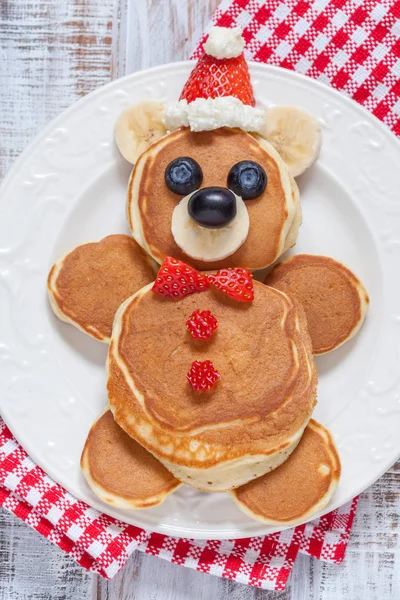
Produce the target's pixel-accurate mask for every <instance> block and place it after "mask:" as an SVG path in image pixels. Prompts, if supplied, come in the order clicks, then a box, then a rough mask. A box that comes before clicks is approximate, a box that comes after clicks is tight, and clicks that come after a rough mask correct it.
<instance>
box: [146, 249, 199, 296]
mask: <svg viewBox="0 0 400 600" xmlns="http://www.w3.org/2000/svg"><path fill="white" fill-rule="evenodd" d="M209 285H210V284H209V282H208V279H207V277H206V275H203V274H202V273H199V271H196V269H193V267H190V266H189V265H187V264H185V263H184V262H182V261H181V260H176V258H172V257H171V256H167V258H166V259H165V260H164V262H163V264H162V265H161V267H160V270H159V271H158V273H157V278H156V280H155V282H154V285H153V287H152V288H151V289H152V291H153V292H154V293H155V294H158V295H159V296H163V297H164V298H171V299H172V300H179V299H180V298H184V297H185V296H188V295H189V294H195V293H198V292H203V291H204V290H205V289H207V288H208V286H209Z"/></svg>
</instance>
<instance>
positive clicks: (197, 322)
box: [186, 310, 218, 340]
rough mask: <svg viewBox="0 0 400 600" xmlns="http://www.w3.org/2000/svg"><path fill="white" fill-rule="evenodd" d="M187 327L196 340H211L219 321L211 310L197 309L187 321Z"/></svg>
mask: <svg viewBox="0 0 400 600" xmlns="http://www.w3.org/2000/svg"><path fill="white" fill-rule="evenodd" d="M186 327H187V328H188V329H189V331H190V334H191V336H192V338H194V339H195V340H209V339H210V338H211V336H212V334H213V333H214V331H215V330H216V329H217V327H218V321H217V319H216V318H215V317H214V315H213V314H211V311H209V310H202V311H201V312H200V311H199V310H195V311H193V313H192V314H191V316H190V317H189V319H188V320H187V321H186Z"/></svg>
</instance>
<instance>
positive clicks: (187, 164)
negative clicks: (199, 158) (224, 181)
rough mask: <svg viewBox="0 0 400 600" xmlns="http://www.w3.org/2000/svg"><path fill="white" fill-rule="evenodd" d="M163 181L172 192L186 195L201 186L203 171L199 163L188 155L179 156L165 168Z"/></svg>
mask: <svg viewBox="0 0 400 600" xmlns="http://www.w3.org/2000/svg"><path fill="white" fill-rule="evenodd" d="M164 177H165V183H166V184H167V186H168V188H169V189H170V190H171V192H174V194H179V195H180V196H187V195H188V194H190V193H191V192H194V191H195V190H197V189H198V188H199V187H200V186H201V182H202V181H203V171H202V170H201V167H200V165H199V164H198V163H197V162H196V161H195V160H193V158H190V157H189V156H180V157H179V158H175V160H173V161H172V162H170V163H169V165H168V166H167V168H166V169H165V175H164Z"/></svg>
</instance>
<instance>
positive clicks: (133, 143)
mask: <svg viewBox="0 0 400 600" xmlns="http://www.w3.org/2000/svg"><path fill="white" fill-rule="evenodd" d="M165 109H166V107H165V104H163V102H158V101H154V100H146V101H143V102H139V103H138V104H134V105H133V106H131V107H130V108H127V109H126V110H124V112H123V113H121V115H120V116H119V117H118V120H117V122H116V124H115V141H116V144H117V146H118V149H119V151H120V152H121V154H122V156H123V157H124V158H125V159H126V160H127V161H128V162H130V163H132V164H135V162H136V161H137V159H138V158H139V156H140V155H141V154H143V152H144V151H145V150H147V148H148V147H149V146H150V145H151V144H153V142H156V141H157V140H159V139H160V138H161V137H163V136H164V135H165V134H166V133H167V130H166V127H165V125H164V122H163V119H164V115H165Z"/></svg>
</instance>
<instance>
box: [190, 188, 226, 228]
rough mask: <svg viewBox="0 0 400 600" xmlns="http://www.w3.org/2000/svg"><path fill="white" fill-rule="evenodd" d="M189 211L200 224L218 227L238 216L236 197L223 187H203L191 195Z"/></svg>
mask: <svg viewBox="0 0 400 600" xmlns="http://www.w3.org/2000/svg"><path fill="white" fill-rule="evenodd" d="M188 212H189V215H190V216H191V217H192V219H193V220H194V221H196V223H198V224H199V225H202V226H203V227H209V228H210V229H218V228H221V227H224V226H225V225H228V223H230V222H231V221H233V219H234V218H235V217H236V212H237V208H236V198H235V195H234V194H233V193H232V192H231V191H230V190H227V189H226V188H223V187H205V188H201V189H200V190H198V191H197V192H195V193H194V194H193V196H191V197H190V200H189V202H188Z"/></svg>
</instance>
